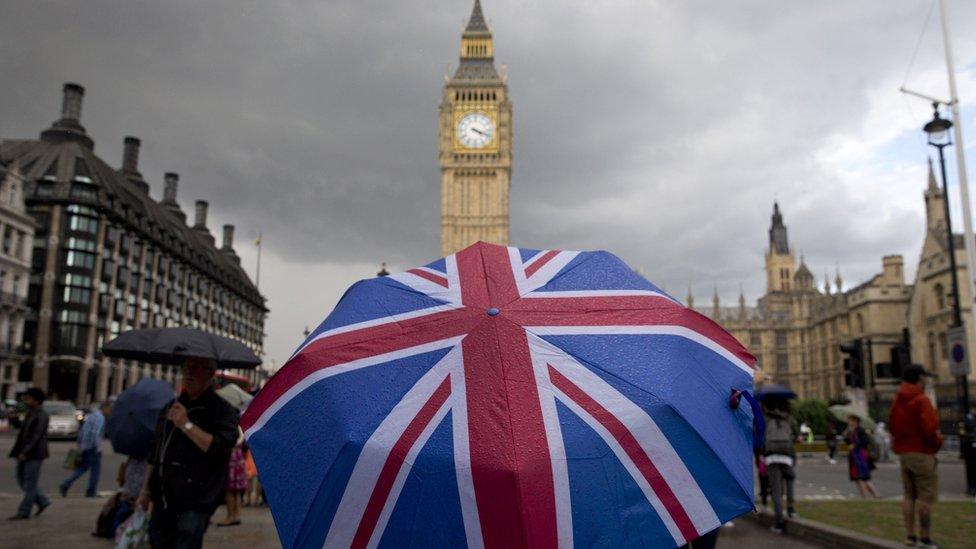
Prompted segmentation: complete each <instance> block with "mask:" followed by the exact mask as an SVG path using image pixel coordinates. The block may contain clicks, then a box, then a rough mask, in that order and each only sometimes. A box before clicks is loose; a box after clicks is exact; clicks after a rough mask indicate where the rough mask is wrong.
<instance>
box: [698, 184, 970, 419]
mask: <svg viewBox="0 0 976 549" xmlns="http://www.w3.org/2000/svg"><path fill="white" fill-rule="evenodd" d="M924 200H925V211H926V221H925V227H924V239H923V242H922V250H921V254H920V257H919V261H918V264H917V265H916V268H915V277H914V279H915V280H914V283H910V282H906V276H905V272H904V268H905V265H904V259H903V258H902V256H900V255H886V256H884V257H882V258H880V265H879V267H880V270H879V272H878V273H877V274H875V275H874V276H872V277H871V278H869V279H868V280H866V281H864V282H862V283H860V284H858V285H856V286H854V287H852V288H849V289H843V281H842V280H841V278H840V274H839V272H838V273H837V274H836V275H835V278H834V280H833V281H830V280H829V279H826V280H824V281H823V284H822V286H820V285H818V283H817V281H816V280H815V278H814V275H813V273H812V272H811V270H810V268H809V266H808V265H807V264H806V262H805V261H804V258H803V257H802V256H801V257H800V258H799V261H797V257H796V254H795V251H794V248H793V247H792V246H791V245H790V242H789V239H788V235H787V228H786V225H785V223H784V222H783V213H782V212H781V211H780V208H779V205H778V204H774V205H773V213H772V218H771V221H770V227H769V247H768V249H767V250H766V256H765V258H766V268H765V274H766V292H765V294H764V295H763V296H762V297H760V298H759V300H758V302H757V303H756V305H755V306H749V305H747V304H746V300H745V297H744V296H743V295H742V294H741V293H740V295H739V302H738V304H737V305H733V306H723V305H722V304H721V303H720V302H719V299H718V296H717V295H715V296H713V298H712V304H711V307H708V306H704V307H703V306H697V305H696V304H695V302H694V297H693V296H692V295H691V294H690V293H689V295H688V299H687V305H688V306H690V307H694V308H695V309H696V310H698V311H699V312H701V313H703V314H705V315H706V316H708V317H710V318H712V319H713V320H715V321H717V322H718V323H719V324H721V325H722V326H723V327H724V328H725V329H726V330H728V331H729V332H731V333H732V334H733V335H735V337H736V338H738V339H739V341H741V342H742V343H743V344H745V345H746V346H747V347H748V348H749V349H750V350H751V351H752V353H753V354H755V355H756V357H757V360H758V362H757V365H758V366H759V371H760V374H759V375H758V376H757V382H759V383H762V382H767V381H774V382H776V383H782V384H784V385H788V386H789V387H790V388H791V389H793V390H794V391H795V392H796V393H797V394H798V395H799V397H801V398H811V397H812V398H821V399H826V400H830V399H836V398H844V397H847V396H849V395H850V392H849V387H847V386H846V383H845V371H844V363H843V358H844V357H843V354H842V353H841V350H840V345H841V344H842V343H849V342H853V341H857V340H859V341H860V342H861V344H862V348H863V353H864V371H863V376H864V387H865V388H866V390H867V394H866V398H867V400H868V404H873V405H874V406H877V407H878V409H879V410H886V409H887V407H888V406H889V405H890V401H891V398H892V397H893V395H894V392H895V391H896V390H897V387H898V384H899V382H900V379H899V378H897V377H895V376H894V375H892V374H891V373H890V370H887V369H886V368H885V367H884V365H885V364H886V363H890V361H891V359H892V357H891V351H892V348H893V347H895V346H897V345H904V344H906V343H907V347H908V352H909V354H910V357H909V358H910V360H911V362H914V363H918V364H921V365H923V366H924V367H925V369H926V370H928V371H931V372H934V373H935V374H936V376H937V377H936V379H935V384H934V385H935V386H934V389H935V391H934V392H935V396H936V398H937V401H938V402H939V404H940V406H939V408H940V411H942V413H943V417H944V418H947V417H948V416H947V413H948V412H949V410H950V409H951V404H952V403H953V402H954V401H955V399H956V394H957V389H958V388H957V385H956V384H957V379H956V378H955V377H953V376H952V375H950V373H949V356H948V345H947V335H946V334H947V330H948V328H949V326H950V325H951V323H952V296H951V289H952V283H951V276H952V273H951V270H950V262H949V256H948V246H947V240H946V234H947V233H946V218H945V213H944V212H945V209H944V206H943V201H944V195H943V193H942V190H941V189H940V188H939V187H938V185H937V184H936V181H935V177H934V174H933V173H932V170H931V166H930V167H929V174H928V186H927V188H926V190H925V192H924ZM954 239H955V240H956V246H955V253H956V264H957V275H958V277H959V280H965V277H966V276H968V275H967V273H966V258H965V250H964V247H963V245H962V235H961V234H956V235H954ZM960 292H961V295H960V301H961V303H962V313H963V322H964V323H965V324H966V325H967V326H969V325H970V323H971V322H972V318H973V317H972V308H971V307H970V306H969V304H970V303H972V298H971V297H970V296H968V295H967V288H966V285H965V284H960ZM906 336H907V338H906ZM969 346H970V348H973V342H972V341H970V342H969ZM879 365H880V367H879ZM886 372H888V373H886ZM970 380H972V377H970ZM970 387H971V388H970V391H972V390H973V385H972V383H971V384H970Z"/></svg>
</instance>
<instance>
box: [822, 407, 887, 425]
mask: <svg viewBox="0 0 976 549" xmlns="http://www.w3.org/2000/svg"><path fill="white" fill-rule="evenodd" d="M828 410H830V413H831V414H833V416H834V418H835V419H837V420H838V421H843V422H847V419H848V418H850V417H851V416H855V417H857V418H858V419H860V420H861V427H864V428H865V429H874V428H875V426H876V424H875V423H874V420H873V419H871V416H869V415H867V414H866V413H864V412H862V411H860V410H858V409H857V408H854V407H853V406H845V405H842V404H835V405H833V406H831V407H830V408H828Z"/></svg>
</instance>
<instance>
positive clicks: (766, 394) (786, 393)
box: [756, 383, 796, 400]
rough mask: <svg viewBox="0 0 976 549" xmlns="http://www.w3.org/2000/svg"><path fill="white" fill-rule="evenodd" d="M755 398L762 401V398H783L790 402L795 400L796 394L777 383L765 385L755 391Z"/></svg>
mask: <svg viewBox="0 0 976 549" xmlns="http://www.w3.org/2000/svg"><path fill="white" fill-rule="evenodd" d="M756 398H757V399H759V400H763V399H764V398H783V399H786V400H790V399H794V398H796V393H794V392H793V391H792V390H791V389H790V388H789V387H786V386H783V385H780V384H778V383H767V384H764V385H763V386H762V387H760V388H758V389H756Z"/></svg>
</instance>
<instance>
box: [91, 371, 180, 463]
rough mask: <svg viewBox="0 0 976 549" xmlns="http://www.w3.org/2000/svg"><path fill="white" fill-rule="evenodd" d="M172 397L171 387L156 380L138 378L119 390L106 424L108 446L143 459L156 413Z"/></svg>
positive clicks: (146, 451) (147, 452)
mask: <svg viewBox="0 0 976 549" xmlns="http://www.w3.org/2000/svg"><path fill="white" fill-rule="evenodd" d="M172 400H173V386H172V385H170V384H169V383H167V382H165V381H161V380H158V379H141V380H139V382H138V383H136V384H135V385H133V386H132V387H130V388H128V389H126V390H125V391H122V393H121V394H119V396H118V398H117V399H116V400H115V405H114V406H112V411H111V413H110V414H109V416H108V420H107V423H106V429H107V431H108V438H109V440H111V441H112V449H113V450H115V452H116V453H118V454H125V455H127V456H130V457H133V458H135V459H145V458H146V456H147V455H149V448H150V446H151V445H152V437H153V432H154V431H155V430H156V421H157V420H158V419H159V413H160V412H161V411H162V410H163V407H165V406H166V405H167V404H169V403H170V401H172Z"/></svg>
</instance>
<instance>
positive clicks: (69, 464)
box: [64, 448, 82, 471]
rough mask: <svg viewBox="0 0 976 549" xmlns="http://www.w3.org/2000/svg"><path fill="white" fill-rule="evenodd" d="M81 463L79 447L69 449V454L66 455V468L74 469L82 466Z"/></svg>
mask: <svg viewBox="0 0 976 549" xmlns="http://www.w3.org/2000/svg"><path fill="white" fill-rule="evenodd" d="M81 463H82V457H81V452H79V451H78V449H77V448H72V449H70V450H68V453H67V455H65V456H64V468H65V469H67V470H69V471H74V470H75V469H77V468H78V467H81Z"/></svg>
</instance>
